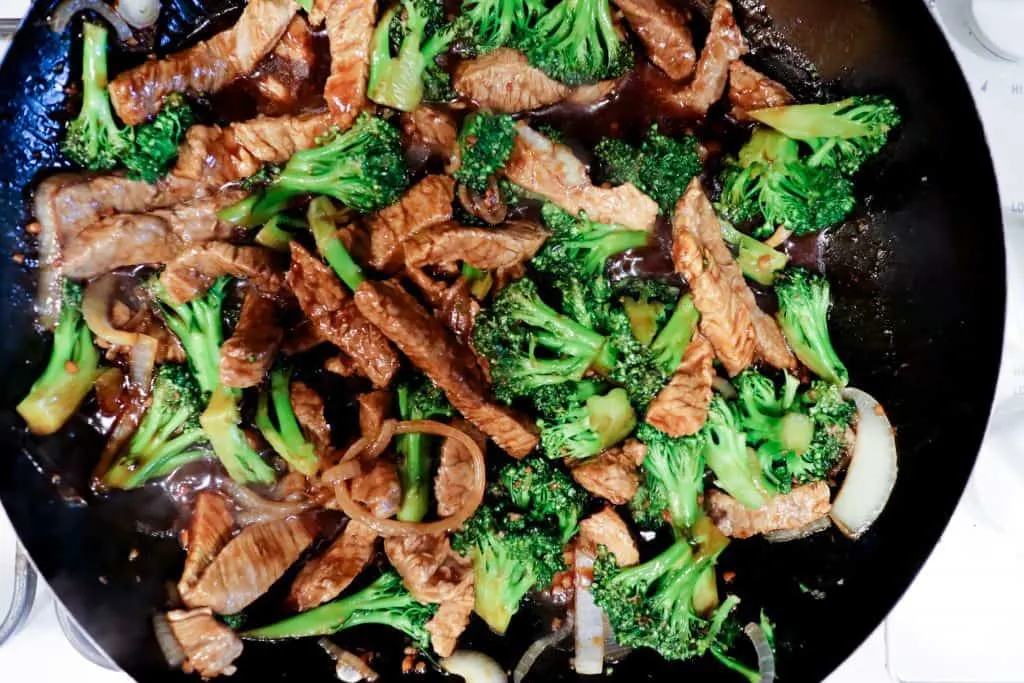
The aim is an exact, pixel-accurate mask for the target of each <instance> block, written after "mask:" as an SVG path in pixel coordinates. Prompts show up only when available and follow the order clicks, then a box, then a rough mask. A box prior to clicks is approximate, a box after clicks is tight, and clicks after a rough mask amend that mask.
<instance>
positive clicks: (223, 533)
mask: <svg viewBox="0 0 1024 683" xmlns="http://www.w3.org/2000/svg"><path fill="white" fill-rule="evenodd" d="M234 526H235V520H234V517H233V516H232V514H231V507H230V506H229V505H228V502H227V501H226V500H225V499H224V497H223V496H221V495H220V494H219V493H215V492H213V491H200V492H199V495H197V496H196V502H195V504H194V505H193V507H192V518H191V519H190V520H189V523H188V530H187V531H186V532H185V533H184V534H183V535H182V536H183V538H182V545H184V546H185V547H186V548H187V553H186V555H185V569H184V570H183V571H182V572H181V580H180V581H178V593H179V594H181V596H182V598H184V597H185V596H187V595H190V594H191V593H192V591H193V590H194V589H195V587H196V584H197V583H199V577H200V576H202V575H203V572H205V571H206V569H207V567H209V566H210V564H211V563H212V562H213V560H214V559H215V558H216V557H217V555H218V554H219V553H220V551H221V550H223V549H224V546H225V545H227V543H228V539H230V538H231V531H232V530H233V529H234Z"/></svg>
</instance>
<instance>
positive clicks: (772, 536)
mask: <svg viewBox="0 0 1024 683" xmlns="http://www.w3.org/2000/svg"><path fill="white" fill-rule="evenodd" d="M830 526H832V520H831V519H829V518H828V516H827V515H826V516H824V517H818V519H815V520H812V521H810V522H808V523H807V524H804V525H803V526H802V527H800V528H799V529H783V530H781V531H769V532H768V533H766V534H765V535H764V538H765V540H766V541H768V542H769V543H788V542H789V541H799V540H800V539H801V538H807V537H808V536H813V535H814V534H817V533H820V532H822V531H824V530H825V529H828V528H829V527H830Z"/></svg>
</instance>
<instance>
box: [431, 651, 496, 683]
mask: <svg viewBox="0 0 1024 683" xmlns="http://www.w3.org/2000/svg"><path fill="white" fill-rule="evenodd" d="M441 668H442V669H444V670H445V671H447V672H448V673H450V674H453V675H455V676H459V677H460V678H462V679H463V680H464V681H466V683H506V682H507V681H508V676H507V675H505V670H504V669H502V668H501V665H499V664H498V663H497V662H496V661H494V660H493V659H491V658H490V657H488V656H487V655H485V654H484V653H482V652H477V651H475V650H456V651H455V652H453V653H452V656H451V657H445V658H444V659H442V660H441Z"/></svg>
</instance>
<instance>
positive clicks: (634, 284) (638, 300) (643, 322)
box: [613, 277, 679, 345]
mask: <svg viewBox="0 0 1024 683" xmlns="http://www.w3.org/2000/svg"><path fill="white" fill-rule="evenodd" d="M613 298H614V300H615V301H617V302H618V303H619V304H620V305H621V306H622V310H623V311H624V312H625V313H626V317H628V318H629V327H630V330H632V332H633V336H634V337H635V338H636V340H637V341H639V342H640V343H641V344H646V345H650V343H651V342H652V341H654V337H655V335H656V334H657V333H658V330H659V329H661V327H662V325H664V324H665V322H666V321H667V320H668V319H669V316H671V315H672V312H673V311H674V310H675V306H676V303H677V302H678V301H679V288H678V287H676V286H675V285H671V284H668V283H666V282H662V281H661V280H654V279H649V278H640V277H630V278H626V279H625V280H620V281H619V282H617V283H616V284H615V286H614V292H613Z"/></svg>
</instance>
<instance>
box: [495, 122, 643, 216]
mask: <svg viewBox="0 0 1024 683" xmlns="http://www.w3.org/2000/svg"><path fill="white" fill-rule="evenodd" d="M517 128H518V132H519V134H518V135H517V136H516V141H515V145H514V146H513V147H512V155H511V157H509V160H508V163H507V164H506V165H505V175H506V176H507V177H508V179H509V180H511V181H512V182H514V183H515V184H516V185H519V186H520V187H522V188H524V189H526V190H529V191H530V192H534V193H536V194H539V195H541V196H542V197H544V198H545V199H547V200H548V201H550V202H552V203H554V204H557V205H558V206H560V207H561V208H563V209H565V210H566V211H568V212H569V213H572V214H578V213H579V212H580V211H583V212H585V213H586V214H587V216H588V217H589V218H590V219H591V220H594V221H598V222H599V223H619V224H621V225H624V226H626V227H628V228H633V229H635V230H652V229H653V228H654V221H655V219H657V217H658V205H657V204H656V203H655V202H654V200H653V199H651V198H650V197H648V196H647V195H645V194H644V193H643V192H641V191H640V190H638V189H637V188H636V186H634V185H633V184H632V183H626V184H625V185H619V186H618V187H613V188H606V187H595V186H594V185H593V184H591V182H590V176H588V175H587V168H586V166H584V165H583V162H581V161H580V160H579V159H577V158H576V156H575V155H574V154H573V153H572V150H570V149H569V148H568V147H566V146H565V145H563V144H559V143H555V142H552V141H551V140H549V139H548V138H546V137H544V136H543V135H541V134H540V133H538V132H537V131H535V130H533V129H532V128H530V127H529V126H527V125H526V124H525V123H519V124H518V125H517Z"/></svg>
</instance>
